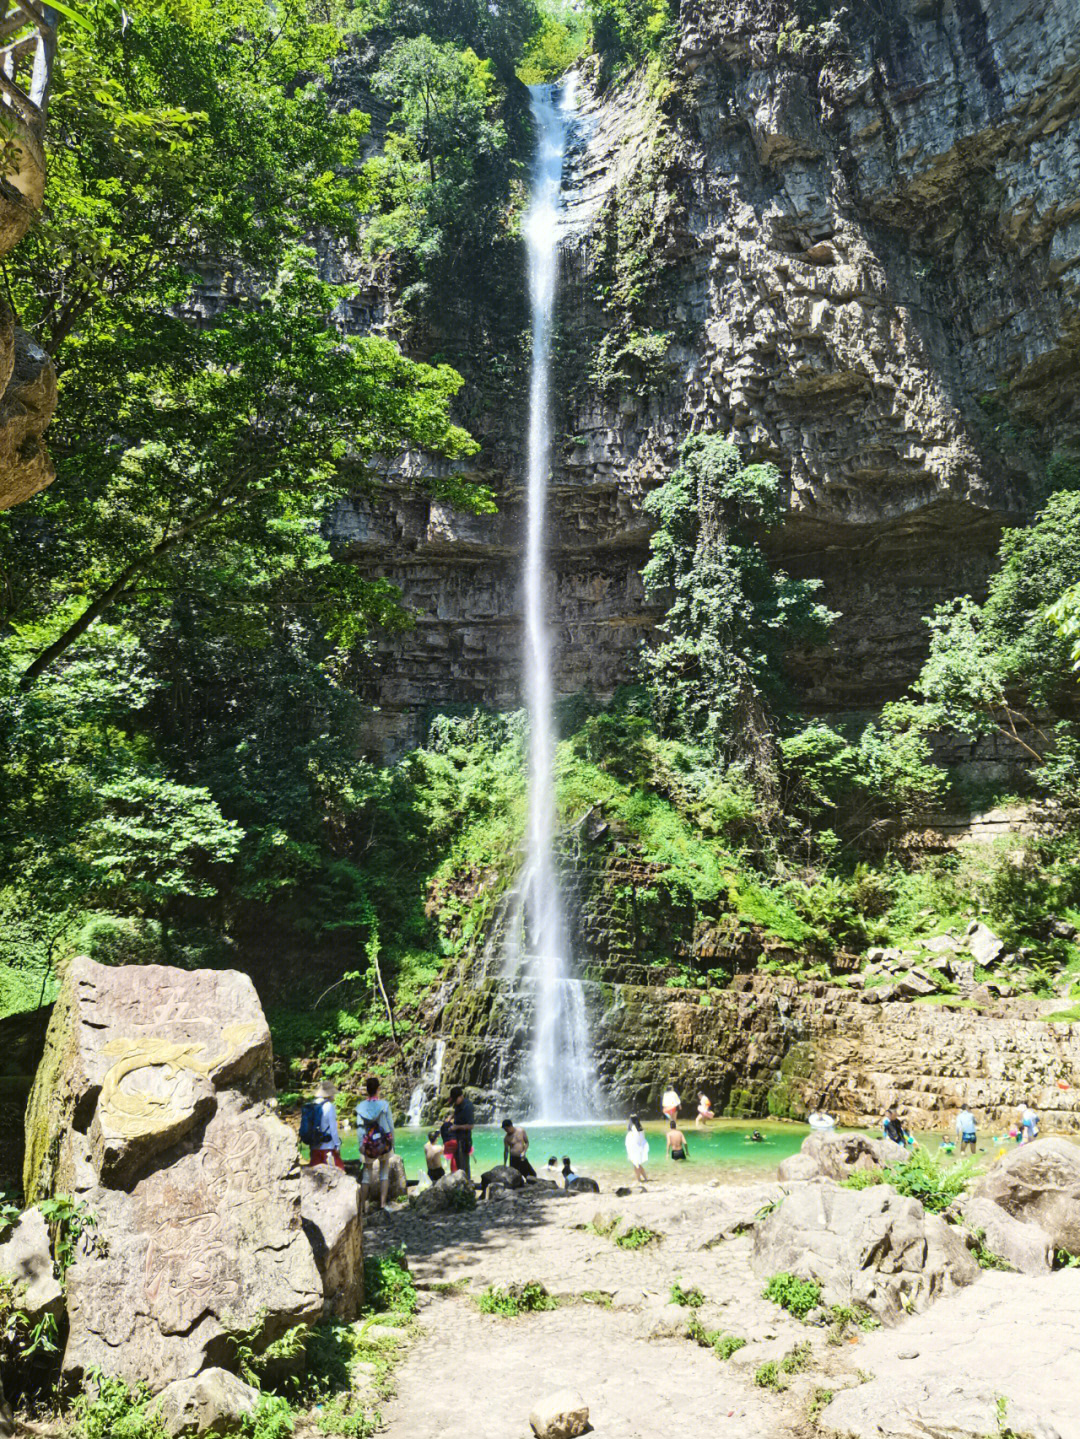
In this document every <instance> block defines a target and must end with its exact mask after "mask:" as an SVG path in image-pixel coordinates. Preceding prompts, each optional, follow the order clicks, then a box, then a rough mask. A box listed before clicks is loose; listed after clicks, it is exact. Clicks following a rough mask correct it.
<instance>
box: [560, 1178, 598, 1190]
mask: <svg viewBox="0 0 1080 1439" xmlns="http://www.w3.org/2000/svg"><path fill="white" fill-rule="evenodd" d="M566 1190H567V1193H568V1194H599V1193H600V1186H599V1184H597V1182H596V1180H595V1179H589V1178H588V1176H587V1175H584V1174H575V1175H574V1177H573V1179H570V1180H567V1183H566Z"/></svg>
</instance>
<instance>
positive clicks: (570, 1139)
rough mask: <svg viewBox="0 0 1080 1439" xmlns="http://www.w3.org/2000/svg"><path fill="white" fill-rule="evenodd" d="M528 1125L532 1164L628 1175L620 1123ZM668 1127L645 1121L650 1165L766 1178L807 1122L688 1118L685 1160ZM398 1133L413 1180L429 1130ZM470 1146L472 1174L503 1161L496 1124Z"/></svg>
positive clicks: (676, 1171) (669, 1172)
mask: <svg viewBox="0 0 1080 1439" xmlns="http://www.w3.org/2000/svg"><path fill="white" fill-rule="evenodd" d="M526 1127H527V1129H528V1134H529V1141H530V1142H529V1159H530V1160H531V1161H532V1163H533V1165H534V1167H535V1168H536V1169H537V1170H540V1169H542V1168H543V1166H544V1164H546V1162H547V1159H548V1156H549V1155H552V1154H554V1155H556V1156H557V1157H558V1158H559V1160H560V1163H561V1161H562V1156H563V1155H564V1154H568V1155H569V1156H570V1158H571V1160H572V1161H573V1165H574V1169H575V1171H576V1173H578V1174H586V1175H590V1176H591V1177H593V1178H595V1179H606V1180H608V1181H611V1180H614V1179H626V1178H628V1177H629V1176H630V1174H631V1169H630V1165H629V1164H628V1162H627V1159H626V1149H625V1145H624V1139H625V1135H626V1125H625V1124H580V1125H563V1126H552V1125H544V1124H530V1125H528V1126H526ZM666 1128H667V1126H666V1124H664V1123H663V1121H656V1122H655V1123H646V1124H645V1133H646V1135H647V1137H648V1140H649V1151H650V1154H649V1166H648V1167H649V1170H650V1171H653V1172H657V1173H662V1174H663V1175H664V1178H665V1179H669V1178H671V1179H681V1180H683V1181H688V1180H694V1179H696V1180H697V1181H699V1182H700V1181H701V1180H702V1179H703V1178H708V1179H719V1178H725V1177H726V1178H730V1179H731V1180H733V1181H735V1182H738V1181H745V1180H748V1179H765V1178H769V1177H771V1176H772V1175H773V1174H774V1173H775V1171H776V1166H777V1165H778V1164H779V1163H780V1161H781V1160H782V1159H786V1158H787V1156H788V1155H789V1154H795V1153H796V1152H797V1151H798V1149H799V1146H800V1145H801V1144H802V1142H803V1139H804V1138H805V1137H806V1135H807V1134H809V1132H810V1131H809V1129H808V1127H807V1126H806V1125H805V1124H789V1123H779V1122H777V1121H775V1120H771V1121H770V1120H765V1119H762V1120H758V1121H756V1122H755V1123H750V1124H748V1123H747V1122H746V1121H745V1120H726V1119H721V1120H714V1121H713V1122H712V1123H711V1124H710V1125H709V1126H708V1127H707V1128H705V1129H695V1128H694V1124H693V1121H692V1120H691V1121H690V1122H689V1123H688V1124H684V1126H683V1133H684V1134H685V1135H686V1137H687V1141H688V1149H689V1155H690V1157H689V1159H688V1161H687V1162H686V1163H685V1164H677V1163H675V1162H674V1161H672V1160H669V1159H668V1158H667V1155H666V1153H665V1150H664V1134H665V1131H666ZM755 1129H756V1130H757V1131H758V1132H759V1133H760V1134H762V1135H763V1136H764V1142H763V1143H760V1144H754V1143H751V1142H750V1140H749V1135H750V1134H751V1133H752V1131H753V1130H755ZM342 1138H343V1144H342V1150H341V1152H342V1155H343V1157H344V1158H345V1159H355V1158H356V1157H357V1146H356V1133H355V1131H352V1132H350V1133H348V1134H345V1135H343V1136H342ZM395 1138H396V1148H397V1152H398V1153H399V1154H400V1155H401V1157H402V1159H403V1160H404V1162H405V1171H406V1173H407V1174H408V1176H409V1178H410V1179H414V1178H416V1177H417V1176H418V1175H419V1174H420V1173H421V1171H422V1170H423V1169H424V1141H425V1139H426V1138H427V1132H426V1131H425V1130H420V1129H399V1130H397V1133H396V1136H395ZM473 1150H474V1155H473V1165H472V1172H473V1174H474V1175H478V1174H480V1173H482V1171H483V1170H485V1169H490V1168H491V1166H492V1165H493V1164H501V1163H502V1157H503V1136H502V1130H501V1129H499V1128H498V1127H496V1126H494V1125H484V1126H478V1127H477V1128H476V1129H474V1130H473Z"/></svg>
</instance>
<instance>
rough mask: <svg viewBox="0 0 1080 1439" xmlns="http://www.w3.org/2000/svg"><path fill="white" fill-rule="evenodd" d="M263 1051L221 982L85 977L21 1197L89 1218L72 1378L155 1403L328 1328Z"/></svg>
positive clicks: (102, 971) (75, 972)
mask: <svg viewBox="0 0 1080 1439" xmlns="http://www.w3.org/2000/svg"><path fill="white" fill-rule="evenodd" d="M270 1063H271V1051H270V1034H269V1030H268V1029H267V1026H266V1020H265V1018H264V1017H263V1013H262V1009H261V1007H260V1005H259V1001H258V997H257V996H256V994H255V988H254V986H253V985H252V983H251V980H250V979H249V978H248V976H247V975H245V974H238V973H235V972H233V971H229V970H212V971H211V970H182V969H173V968H169V967H166V966H163V965H142V966H137V967H136V966H105V965H99V964H95V963H93V962H92V961H90V960H88V959H82V958H79V959H75V960H73V961H72V962H71V964H70V965H69V967H68V970H67V973H66V975H65V977H64V981H63V984H62V986H61V990H60V994H59V996H58V998H57V1002H56V1006H55V1009H54V1011H53V1017H52V1019H51V1021H50V1024H49V1031H48V1035H47V1038H46V1045H45V1054H44V1057H43V1059H42V1062H41V1065H40V1067H39V1069H38V1074H37V1078H36V1080H35V1082H34V1089H33V1092H32V1094H31V1097H30V1105H29V1108H28V1111H27V1157H26V1168H25V1172H24V1182H25V1188H26V1191H27V1194H28V1196H29V1197H35V1196H40V1195H48V1194H52V1193H55V1192H65V1193H69V1194H71V1195H73V1196H74V1197H75V1199H76V1200H77V1201H78V1202H79V1203H81V1204H85V1205H86V1206H87V1208H89V1209H90V1210H91V1211H93V1213H94V1214H95V1215H96V1219H97V1226H96V1230H95V1231H94V1239H95V1242H94V1243H83V1244H81V1245H80V1246H79V1248H78V1249H77V1252H76V1255H75V1259H74V1261H73V1263H72V1265H71V1267H70V1269H69V1270H68V1274H67V1304H68V1318H69V1332H68V1341H67V1347H66V1350H65V1353H64V1359H63V1370H64V1373H65V1375H66V1376H67V1377H68V1378H69V1379H71V1380H72V1381H74V1382H78V1380H79V1379H80V1378H81V1376H82V1375H83V1374H85V1373H86V1372H87V1371H88V1370H89V1369H92V1368H95V1367H97V1368H101V1369H102V1370H104V1371H106V1372H108V1373H110V1374H114V1375H117V1376H118V1377H119V1378H122V1379H124V1380H126V1381H127V1382H128V1383H131V1384H135V1383H145V1384H146V1385H148V1386H149V1388H150V1390H151V1392H153V1393H157V1392H159V1391H161V1390H162V1389H164V1388H165V1386H166V1385H168V1384H170V1383H172V1382H173V1381H174V1380H176V1379H190V1378H194V1376H195V1375H197V1374H198V1373H199V1372H200V1371H201V1370H203V1369H205V1368H207V1367H208V1366H211V1365H214V1364H219V1363H221V1361H222V1358H223V1357H224V1356H225V1355H226V1354H228V1353H230V1352H231V1350H232V1348H233V1346H232V1345H231V1344H230V1343H229V1341H228V1339H227V1335H228V1334H229V1333H236V1332H238V1331H239V1332H243V1333H245V1334H246V1335H247V1336H248V1338H247V1342H248V1343H250V1344H252V1345H254V1346H256V1347H258V1346H259V1345H260V1344H262V1343H264V1342H267V1343H268V1342H271V1341H272V1340H274V1339H276V1338H278V1337H279V1336H280V1335H281V1334H283V1333H284V1332H285V1331H286V1330H287V1329H289V1328H291V1327H292V1326H294V1325H296V1324H303V1323H308V1322H313V1321H315V1320H317V1319H318V1318H319V1317H320V1316H321V1314H322V1283H321V1281H320V1278H319V1272H318V1269H317V1268H316V1265H315V1259H314V1256H313V1254H312V1251H311V1245H310V1244H309V1243H308V1240H307V1239H306V1237H305V1235H304V1231H303V1228H302V1227H301V1214H300V1167H299V1163H298V1159H297V1146H296V1139H295V1136H294V1135H293V1133H292V1131H291V1130H290V1129H289V1128H288V1127H287V1126H286V1125H285V1124H284V1123H283V1122H282V1120H281V1119H280V1118H279V1117H278V1116H277V1114H276V1113H275V1111H274V1109H273V1107H272V1106H271V1104H270V1099H271V1098H272V1094H273V1084H272V1079H271V1073H270Z"/></svg>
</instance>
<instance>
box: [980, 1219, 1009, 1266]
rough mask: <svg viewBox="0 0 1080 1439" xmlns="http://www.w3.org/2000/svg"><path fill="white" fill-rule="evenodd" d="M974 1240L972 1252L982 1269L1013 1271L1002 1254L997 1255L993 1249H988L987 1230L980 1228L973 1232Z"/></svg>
mask: <svg viewBox="0 0 1080 1439" xmlns="http://www.w3.org/2000/svg"><path fill="white" fill-rule="evenodd" d="M972 1239H973V1240H974V1243H973V1244H972V1246H971V1252H972V1253H973V1254H974V1256H975V1259H976V1262H977V1263H978V1266H979V1268H980V1269H1001V1270H1006V1271H1011V1270H1012V1265H1011V1264H1010V1263H1009V1261H1008V1260H1007V1259H1004V1258H1002V1256H1001V1255H1000V1254H995V1253H994V1251H993V1250H992V1249H989V1248H987V1244H986V1230H985V1229H983V1228H982V1227H981V1226H980V1227H978V1228H976V1229H974V1230H972Z"/></svg>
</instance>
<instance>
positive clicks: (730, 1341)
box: [686, 1314, 746, 1359]
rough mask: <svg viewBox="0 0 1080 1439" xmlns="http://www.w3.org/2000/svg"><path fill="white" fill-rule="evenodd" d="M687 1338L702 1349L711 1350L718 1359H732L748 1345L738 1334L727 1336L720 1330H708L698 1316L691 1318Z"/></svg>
mask: <svg viewBox="0 0 1080 1439" xmlns="http://www.w3.org/2000/svg"><path fill="white" fill-rule="evenodd" d="M686 1337H687V1339H692V1340H693V1341H694V1343H695V1344H700V1345H701V1347H702V1349H711V1350H712V1351H713V1353H714V1354H715V1355H716V1357H717V1358H718V1359H730V1358H731V1356H732V1355H733V1354H735V1353H736V1352H737V1351H738V1350H740V1349H741V1348H742V1347H743V1345H744V1344H745V1343H746V1340H745V1339H740V1338H739V1336H738V1335H737V1334H725V1333H724V1332H723V1331H722V1330H720V1329H706V1328H705V1326H704V1325H703V1324H702V1322H701V1320H700V1319H699V1318H698V1317H697V1315H696V1314H693V1315H691V1316H690V1323H689V1324H688V1325H687V1326H686Z"/></svg>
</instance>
